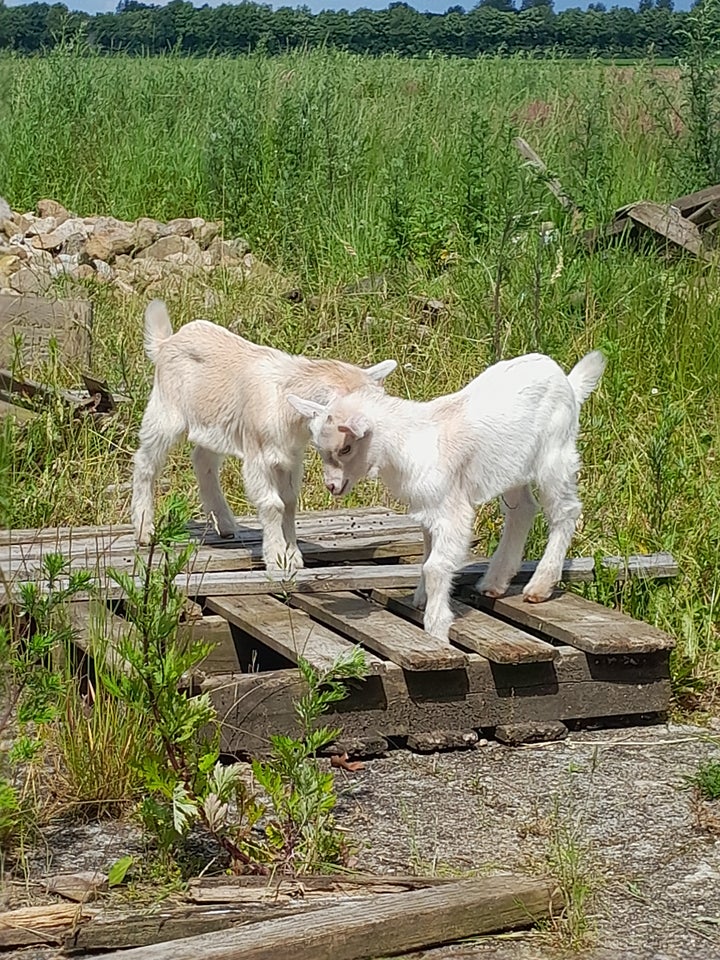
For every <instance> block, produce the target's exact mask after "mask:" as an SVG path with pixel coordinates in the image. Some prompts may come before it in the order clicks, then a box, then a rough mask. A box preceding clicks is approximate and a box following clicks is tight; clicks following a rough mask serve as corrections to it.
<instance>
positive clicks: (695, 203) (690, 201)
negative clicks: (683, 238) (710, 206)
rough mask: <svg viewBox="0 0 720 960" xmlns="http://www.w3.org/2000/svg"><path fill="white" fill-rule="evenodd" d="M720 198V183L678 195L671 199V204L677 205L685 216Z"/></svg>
mask: <svg viewBox="0 0 720 960" xmlns="http://www.w3.org/2000/svg"><path fill="white" fill-rule="evenodd" d="M716 200H720V184H716V185H714V186H711V187H704V188H703V189H702V190H697V191H696V192H695V193H688V194H686V195H685V196H682V197H677V198H676V199H675V200H673V201H671V205H672V206H673V207H676V208H677V209H678V210H679V211H680V214H681V215H682V216H683V217H689V216H690V214H693V213H695V212H696V211H697V210H699V209H700V207H703V206H704V205H705V204H706V203H711V202H713V201H716Z"/></svg>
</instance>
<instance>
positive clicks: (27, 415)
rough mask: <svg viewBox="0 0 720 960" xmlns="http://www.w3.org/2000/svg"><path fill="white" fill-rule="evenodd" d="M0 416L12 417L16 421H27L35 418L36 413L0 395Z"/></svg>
mask: <svg viewBox="0 0 720 960" xmlns="http://www.w3.org/2000/svg"><path fill="white" fill-rule="evenodd" d="M0 417H14V418H15V419H16V420H17V421H18V423H28V421H30V420H35V419H36V418H37V413H35V412H34V411H33V410H28V409H27V408H26V407H19V406H18V405H17V404H16V403H10V402H9V401H7V400H3V399H2V397H0Z"/></svg>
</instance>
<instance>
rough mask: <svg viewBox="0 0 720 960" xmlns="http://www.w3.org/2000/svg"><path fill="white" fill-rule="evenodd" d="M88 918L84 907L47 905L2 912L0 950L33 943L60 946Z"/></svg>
mask: <svg viewBox="0 0 720 960" xmlns="http://www.w3.org/2000/svg"><path fill="white" fill-rule="evenodd" d="M88 917H89V914H87V913H86V912H85V911H84V910H83V908H82V907H80V906H70V905H67V906H66V905H65V904H48V905H45V906H41V907H23V908H22V909H20V910H7V911H6V912H5V913H0V949H5V948H8V947H25V946H31V945H32V944H34V943H49V944H57V943H61V942H62V940H63V938H64V937H65V935H66V934H67V933H68V931H69V930H70V929H71V928H72V927H74V926H76V925H77V924H80V923H83V922H85V921H86V920H87V919H88Z"/></svg>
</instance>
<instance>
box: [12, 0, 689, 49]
mask: <svg viewBox="0 0 720 960" xmlns="http://www.w3.org/2000/svg"><path fill="white" fill-rule="evenodd" d="M518 2H519V4H520V5H519V6H515V5H514V3H513V0H481V2H480V3H479V4H478V5H477V6H476V7H474V8H473V9H471V10H468V11H465V10H464V8H463V7H460V6H453V7H450V8H449V9H448V10H447V11H446V12H445V13H439V14H434V13H421V12H419V11H417V10H415V9H413V8H412V7H411V6H409V5H408V4H406V3H391V4H390V5H389V6H388V7H387V9H385V10H369V9H360V10H355V11H352V12H350V11H347V10H337V11H332V10H325V11H323V12H321V13H317V14H313V13H312V12H311V11H310V9H309V8H308V7H298V8H294V9H293V8H291V7H281V8H279V9H276V10H273V9H272V7H271V6H269V5H267V4H262V3H253V2H243V3H238V4H222V5H221V6H218V7H210V6H208V5H207V4H205V5H204V6H202V7H195V6H193V4H192V3H189V2H187V0H171V2H170V3H168V4H167V5H166V6H155V5H148V4H145V3H141V2H139V0H122V2H121V3H120V4H119V5H118V8H117V10H116V11H115V12H114V13H98V14H94V15H92V14H87V13H81V12H76V11H70V10H68V8H67V7H66V6H65V5H64V4H61V3H54V4H48V3H29V4H24V5H21V6H14V7H9V6H6V4H5V2H4V0H0V49H6V50H13V51H17V52H19V53H23V54H28V53H36V52H39V51H42V50H48V49H52V48H53V47H54V46H56V45H57V44H59V43H61V42H63V41H65V40H67V39H68V37H76V36H78V35H82V36H83V37H84V38H85V40H86V41H87V43H89V44H90V45H91V46H92V47H93V48H95V49H97V50H100V51H107V52H111V51H123V52H126V53H132V54H140V53H150V54H157V53H163V52H168V51H176V52H180V53H184V54H191V55H212V54H225V55H227V54H240V53H249V52H252V51H266V52H268V53H270V54H274V53H282V52H285V51H287V50H293V49H298V48H304V47H318V46H321V45H325V46H331V47H340V48H343V49H345V50H349V51H352V52H354V53H367V54H373V55H380V54H384V53H397V54H400V55H403V56H413V57H417V56H427V55H431V54H445V55H450V56H462V57H475V56H478V55H481V54H488V53H490V54H493V53H504V52H507V53H518V52H523V51H528V52H534V51H556V52H557V53H562V54H566V55H569V56H580V57H585V56H588V55H592V54H595V55H599V56H610V57H636V56H642V55H645V54H647V53H648V51H652V52H653V53H654V54H655V55H656V56H660V57H674V56H677V55H679V54H682V52H683V49H684V47H685V44H686V42H687V40H686V34H687V18H688V14H687V13H683V12H676V11H674V10H673V0H640V4H639V7H638V9H637V10H633V9H629V8H626V7H617V6H615V7H612V8H611V9H609V10H608V9H606V7H605V6H604V4H602V3H591V4H590V5H589V7H588V8H587V9H586V10H583V9H580V8H573V9H570V10H564V11H562V12H557V13H556V12H555V11H554V10H553V7H552V2H551V0H518Z"/></svg>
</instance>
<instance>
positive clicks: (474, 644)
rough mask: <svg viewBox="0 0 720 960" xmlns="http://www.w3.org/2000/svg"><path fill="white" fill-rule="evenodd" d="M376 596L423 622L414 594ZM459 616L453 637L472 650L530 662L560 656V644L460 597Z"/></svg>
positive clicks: (497, 659) (498, 659) (394, 609)
mask: <svg viewBox="0 0 720 960" xmlns="http://www.w3.org/2000/svg"><path fill="white" fill-rule="evenodd" d="M372 597H373V599H374V600H376V601H377V602H378V603H381V604H383V605H384V606H386V607H387V608H388V610H391V611H392V612H394V613H398V614H400V615H401V616H403V617H406V618H407V619H408V620H412V622H413V623H417V624H418V625H419V626H422V624H423V616H424V615H423V612H422V611H421V610H418V608H417V607H415V606H413V604H412V596H411V595H409V594H407V593H405V592H404V591H402V590H373V592H372ZM452 608H453V611H454V613H455V615H456V617H457V620H455V622H454V623H453V624H452V626H451V627H450V639H451V640H452V641H453V643H457V644H459V645H460V646H462V647H465V648H466V649H468V650H472V651H474V652H475V653H479V654H482V656H484V657H487V658H488V660H493V661H494V662H495V663H530V662H539V661H545V660H556V659H557V657H558V651H557V648H556V647H553V646H552V645H551V644H549V643H546V642H545V641H544V640H538V638H537V637H533V636H531V635H530V634H529V633H525V631H523V630H520V629H518V628H517V627H515V626H513V625H512V624H509V623H505V622H504V621H502V620H498V619H497V618H496V617H491V616H489V615H488V614H486V613H483V612H482V611H480V610H475V609H474V608H473V607H469V606H468V605H467V604H464V603H461V602H460V601H459V600H454V601H452Z"/></svg>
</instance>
